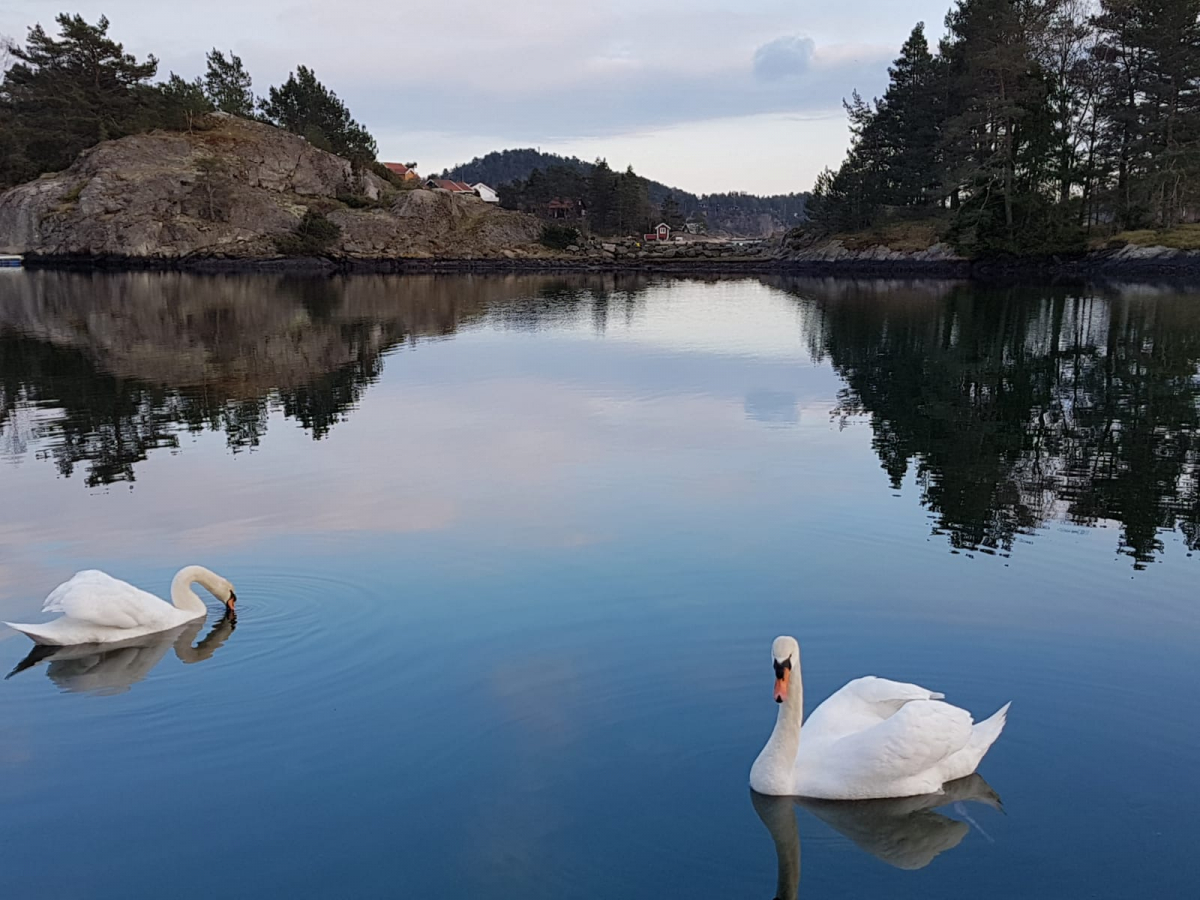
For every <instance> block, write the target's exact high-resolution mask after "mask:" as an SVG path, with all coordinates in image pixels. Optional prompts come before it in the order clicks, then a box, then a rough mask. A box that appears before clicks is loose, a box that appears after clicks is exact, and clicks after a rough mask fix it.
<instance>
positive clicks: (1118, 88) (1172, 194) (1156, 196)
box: [1094, 0, 1200, 227]
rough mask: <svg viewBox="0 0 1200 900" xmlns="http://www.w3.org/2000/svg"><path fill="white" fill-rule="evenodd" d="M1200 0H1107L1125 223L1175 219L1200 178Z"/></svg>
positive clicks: (1110, 112) (1103, 23)
mask: <svg viewBox="0 0 1200 900" xmlns="http://www.w3.org/2000/svg"><path fill="white" fill-rule="evenodd" d="M1198 22H1200V0H1102V2H1101V3H1100V10H1099V12H1098V14H1097V16H1096V18H1095V20H1094V25H1095V27H1096V29H1097V31H1098V32H1099V38H1098V44H1097V48H1096V54H1097V56H1098V58H1099V59H1100V60H1101V63H1102V65H1103V67H1104V98H1103V99H1104V108H1103V112H1104V114H1105V117H1106V120H1107V122H1106V138H1107V140H1106V144H1105V146H1106V149H1107V151H1108V156H1109V159H1110V161H1111V165H1112V167H1113V169H1114V170H1115V179H1116V182H1115V200H1116V206H1117V211H1118V215H1119V217H1120V219H1121V221H1122V223H1123V224H1124V225H1126V226H1127V227H1137V226H1140V225H1146V224H1153V225H1159V226H1163V227H1169V226H1171V225H1173V224H1175V223H1176V222H1178V221H1179V220H1180V219H1181V217H1182V215H1183V213H1184V211H1185V209H1186V208H1187V205H1188V201H1189V197H1192V196H1195V192H1196V189H1197V182H1200V158H1198V157H1200V24H1198Z"/></svg>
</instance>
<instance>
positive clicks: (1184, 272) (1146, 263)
mask: <svg viewBox="0 0 1200 900" xmlns="http://www.w3.org/2000/svg"><path fill="white" fill-rule="evenodd" d="M25 266H26V268H29V269H55V270H76V271H79V270H83V271H187V272H209V273H240V272H295V273H297V274H303V273H313V274H322V273H324V274H332V273H347V274H349V273H360V272H361V273H394V274H436V273H441V274H492V273H495V274H505V273H521V274H535V273H547V274H570V273H595V272H617V273H621V272H630V273H642V274H661V275H679V276H687V275H697V276H707V275H780V274H786V275H812V276H840V277H847V278H895V277H905V278H940V279H945V278H949V279H981V280H982V279H997V278H1003V279H1006V280H1019V279H1024V278H1085V279H1086V278H1129V279H1133V278H1151V277H1152V278H1164V277H1165V278H1177V279H1187V280H1200V254H1198V253H1183V254H1163V255H1159V256H1149V257H1140V256H1139V257H1130V256H1128V255H1122V254H1121V253H1120V252H1119V251H1103V252H1097V253H1090V254H1086V255H1084V256H1080V257H1076V258H1054V259H1032V260H1031V259H1012V260H965V259H945V260H929V259H914V258H908V257H901V258H888V259H879V258H872V257H870V256H865V255H864V256H854V257H850V258H840V259H836V260H811V259H804V260H795V259H786V258H777V257H768V256H764V257H759V258H744V257H743V258H724V259H723V258H694V259H687V258H684V259H660V258H642V259H638V258H624V259H611V258H609V259H597V258H592V257H577V258H570V257H549V256H537V257H514V258H505V257H498V258H474V259H464V258H454V257H445V258H430V257H420V258H417V257H414V258H405V257H398V258H394V259H330V258H315V257H313V258H278V257H264V258H258V259H255V258H245V257H241V258H219V257H191V258H183V259H164V258H161V257H136V256H119V255H103V256H101V255H91V254H88V255H81V254H49V255H47V254H30V255H28V256H27V257H26V258H25Z"/></svg>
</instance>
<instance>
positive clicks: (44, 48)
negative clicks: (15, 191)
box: [0, 14, 158, 180]
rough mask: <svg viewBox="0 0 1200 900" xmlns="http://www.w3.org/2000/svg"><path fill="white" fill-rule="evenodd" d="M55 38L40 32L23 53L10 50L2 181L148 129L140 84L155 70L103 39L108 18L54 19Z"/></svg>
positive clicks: (149, 115)
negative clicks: (9, 149) (7, 148)
mask: <svg viewBox="0 0 1200 900" xmlns="http://www.w3.org/2000/svg"><path fill="white" fill-rule="evenodd" d="M55 21H56V22H57V23H58V27H59V37H58V38H53V37H51V36H50V35H48V34H47V33H46V32H45V31H44V30H43V28H42V26H41V25H35V26H34V27H33V28H31V29H30V30H29V37H28V39H27V41H26V44H25V46H23V47H21V46H13V47H11V48H10V52H11V53H12V55H13V57H14V59H15V60H16V61H15V63H14V64H13V65H12V67H11V68H9V70H8V72H7V73H5V76H4V82H3V85H2V86H0V101H2V103H3V107H4V108H5V111H6V114H7V115H6V117H7V119H8V123H9V127H8V129H6V130H8V131H9V132H10V134H9V136H8V140H9V141H10V142H11V143H12V144H15V145H16V152H15V153H13V154H9V156H8V158H7V159H6V160H5V161H4V163H2V164H0V165H3V166H4V169H5V172H4V175H5V176H6V177H7V178H8V179H9V180H20V179H24V178H31V177H33V176H35V175H37V174H38V173H40V172H46V171H52V170H56V169H63V168H66V167H67V166H69V165H70V164H71V162H72V161H73V160H74V159H75V157H76V156H77V155H78V154H79V152H80V151H81V150H84V149H86V148H88V147H90V146H92V145H93V144H96V143H98V142H100V141H104V140H108V139H110V138H116V137H123V136H125V135H127V134H132V133H134V132H137V131H140V130H142V129H143V128H145V127H147V126H148V125H152V124H153V117H154V112H155V107H156V100H155V96H154V93H153V91H152V90H151V89H150V88H149V86H148V85H147V82H148V81H149V80H150V79H151V78H152V77H154V73H155V72H156V71H157V70H158V61H157V60H156V59H155V58H154V57H153V56H151V57H149V58H148V59H147V60H146V61H145V62H138V60H137V59H135V58H134V57H133V56H132V55H131V54H128V53H126V52H125V49H124V47H122V45H121V44H119V43H117V42H116V41H114V40H112V39H111V38H110V37H109V36H108V24H109V23H108V19H106V18H104V17H103V16H101V18H100V20H99V21H98V22H97V23H96V24H95V25H92V24H89V23H88V22H86V21H85V20H84V19H83V17H82V16H77V15H76V16H70V15H66V14H63V15H60V16H58V17H57V18H56V20H55Z"/></svg>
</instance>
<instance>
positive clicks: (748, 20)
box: [0, 0, 951, 193]
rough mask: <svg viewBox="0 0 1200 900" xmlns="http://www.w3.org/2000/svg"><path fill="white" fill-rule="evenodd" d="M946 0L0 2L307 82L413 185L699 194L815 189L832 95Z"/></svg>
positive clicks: (5, 15)
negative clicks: (621, 184) (473, 177)
mask: <svg viewBox="0 0 1200 900" xmlns="http://www.w3.org/2000/svg"><path fill="white" fill-rule="evenodd" d="M950 2H951V0H903V2H900V0H849V2H844V3H840V4H839V3H831V2H829V0H689V2H688V3H674V2H672V3H667V2H663V3H659V4H655V3H653V2H646V0H642V2H634V0H608V2H605V3H596V2H587V0H521V2H511V0H510V2H496V0H492V2H484V0H441V2H438V3H426V2H423V0H414V2H410V3H382V2H378V0H342V2H340V3H332V4H331V3H328V2H323V3H321V2H306V0H260V2H256V3H248V2H245V0H237V2H234V0H208V2H206V3H203V4H176V3H160V4H153V5H152V4H147V3H145V2H144V0H104V2H91V0H86V2H84V0H77V2H74V3H64V2H63V0H53V2H46V0H0V35H7V36H9V37H11V38H15V39H16V40H18V41H20V40H23V39H24V37H25V35H26V33H27V30H28V28H29V27H30V26H31V25H33V24H35V23H38V22H40V23H42V24H43V26H45V27H46V28H47V30H51V29H52V27H53V19H54V16H55V15H56V14H57V13H59V12H61V11H63V10H64V9H68V10H70V11H71V12H78V13H80V14H82V15H83V16H84V17H85V18H87V19H88V20H89V21H95V20H96V19H98V18H99V16H100V15H101V13H103V14H105V15H107V16H108V18H109V20H110V21H111V23H112V25H111V29H110V35H111V36H112V37H114V38H115V39H117V40H119V41H121V42H123V43H124V44H125V49H126V50H127V51H129V52H131V53H133V54H134V55H136V56H138V57H139V58H141V57H144V56H145V55H147V54H150V53H153V54H154V55H155V56H156V57H158V59H159V61H160V74H161V75H162V76H163V77H165V76H166V75H167V73H168V72H171V71H174V72H177V73H178V74H180V75H183V76H185V77H187V78H192V77H194V76H196V75H198V74H200V73H201V72H202V71H203V69H204V54H205V52H206V51H207V50H209V49H210V48H211V47H214V46H215V47H219V48H221V49H223V50H232V51H233V52H235V53H237V54H238V55H239V56H241V57H242V60H243V62H244V63H245V65H246V67H247V69H248V70H249V71H250V73H251V75H252V76H253V77H254V80H255V81H254V87H255V90H256V91H257V92H259V93H263V94H265V93H266V90H267V88H268V86H269V85H271V84H279V83H280V82H282V81H283V80H285V79H286V78H287V75H288V72H289V71H291V70H292V69H293V68H294V67H295V66H296V65H297V64H304V65H307V66H309V67H311V68H312V69H314V70H315V72H316V73H317V77H318V78H320V79H321V81H323V82H324V83H325V84H326V85H327V86H328V87H330V88H331V89H332V90H334V91H335V92H336V93H337V94H338V96H340V97H341V98H342V99H343V100H344V101H346V103H347V105H348V106H349V107H350V110H351V112H352V113H353V114H354V116H355V118H356V119H358V121H359V122H361V123H362V124H364V125H365V126H366V127H367V128H368V130H369V131H370V132H371V133H372V134H373V135H374V136H375V138H376V140H377V141H378V144H379V151H380V158H381V159H383V160H388V161H393V160H394V161H399V162H408V161H412V160H415V161H417V162H418V163H419V166H420V171H421V172H422V173H426V174H429V173H434V172H437V171H440V170H441V169H442V168H443V167H446V166H451V165H454V164H455V163H459V162H466V161H468V160H470V159H471V158H472V157H474V156H478V155H482V154H484V153H487V152H488V151H491V150H500V149H505V148H514V147H539V148H541V149H542V150H545V151H549V152H555V153H563V154H567V155H577V156H580V157H581V158H584V159H594V158H596V157H601V156H602V157H605V158H606V159H608V161H609V163H610V164H611V165H613V167H614V168H624V167H625V166H627V165H633V166H634V168H635V169H636V170H637V171H638V172H639V173H640V174H642V175H646V176H648V177H651V178H655V179H657V180H660V181H665V182H667V183H669V184H672V185H674V186H677V187H681V188H683V189H685V190H690V191H693V192H696V193H709V192H716V191H731V190H741V191H750V192H753V193H787V192H791V191H804V190H808V189H809V188H810V187H811V186H812V183H813V180H814V178H815V177H816V175H817V173H818V172H820V171H821V169H823V168H824V167H826V166H836V165H837V164H838V162H839V161H840V159H841V157H842V154H843V153H844V151H845V148H846V144H847V142H848V140H849V134H848V131H847V128H846V121H845V116H844V113H843V111H842V108H841V101H842V98H843V97H847V96H849V94H850V92H851V91H852V90H854V89H856V88H857V89H858V90H859V91H860V92H861V93H863V94H864V96H868V97H869V96H875V95H878V94H879V93H880V92H881V91H882V89H883V87H884V86H885V85H886V83H887V66H888V63H889V62H890V61H891V59H892V58H894V57H895V56H896V54H897V53H898V51H899V48H900V46H901V44H902V43H903V42H904V39H905V38H906V37H907V36H908V34H909V32H910V31H911V30H912V27H913V25H914V24H916V22H918V21H925V22H926V23H927V26H928V31H929V33H930V37H931V38H934V39H936V37H937V36H939V35H940V34H941V32H942V20H943V19H944V17H945V13H946V10H947V8H948V7H949V6H950Z"/></svg>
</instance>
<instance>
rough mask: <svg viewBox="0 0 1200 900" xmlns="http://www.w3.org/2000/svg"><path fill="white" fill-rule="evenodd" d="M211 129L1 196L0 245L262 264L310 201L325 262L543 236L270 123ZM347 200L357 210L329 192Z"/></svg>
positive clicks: (2, 248)
mask: <svg viewBox="0 0 1200 900" xmlns="http://www.w3.org/2000/svg"><path fill="white" fill-rule="evenodd" d="M207 124H208V125H209V126H210V127H206V128H205V129H203V130H198V131H195V132H192V133H182V132H152V133H150V134H140V135H133V136H131V137H127V138H122V139H120V140H116V141H106V142H105V143H102V144H99V145H97V146H95V147H92V148H91V149H89V150H87V151H85V152H84V153H82V154H81V155H80V156H79V158H78V159H77V160H76V161H75V163H74V164H73V165H72V166H71V167H70V168H68V169H66V170H64V171H62V172H56V173H53V174H49V175H44V176H42V177H41V178H39V179H37V180H36V181H33V182H30V183H28V184H24V185H20V186H18V187H15V188H13V189H11V190H9V191H7V192H6V193H4V194H0V252H3V253H22V254H38V255H43V256H84V257H136V258H144V259H157V260H163V261H180V260H189V259H190V260H195V259H206V258H227V259H263V258H272V257H274V256H276V255H277V253H276V249H275V238H277V237H279V236H281V235H284V234H287V233H288V232H290V231H292V230H293V229H294V228H295V227H296V225H297V224H298V223H299V221H300V220H301V218H302V217H303V215H304V213H305V212H306V211H308V210H310V209H311V210H313V211H316V212H320V213H322V214H324V215H325V216H327V217H328V218H329V219H330V220H331V221H333V222H336V223H337V224H338V225H339V226H340V227H341V230H342V234H341V237H340V239H339V240H338V241H337V242H336V243H335V244H334V245H333V246H331V247H330V248H329V251H328V252H329V255H331V256H333V257H335V258H338V257H340V258H348V259H396V258H402V257H418V258H420V257H430V256H445V257H449V258H466V259H471V258H489V257H496V256H499V255H500V252H501V251H502V250H504V249H507V248H512V247H514V246H522V245H526V244H531V243H533V242H536V241H537V239H538V237H539V235H540V233H541V225H540V223H539V222H538V221H537V220H536V219H534V218H533V217H530V216H524V215H521V214H518V213H513V212H509V211H507V210H501V209H497V208H496V207H495V206H494V205H493V204H487V203H484V202H482V201H481V200H479V199H477V198H475V197H460V196H452V195H450V194H447V193H444V192H440V191H438V192H435V191H426V190H419V189H418V190H398V189H397V188H395V187H394V186H392V185H391V184H390V183H388V182H387V181H385V180H384V179H382V178H379V177H378V176H376V175H375V174H373V173H371V172H355V171H354V169H353V167H352V166H351V164H350V162H349V161H348V160H345V159H342V158H341V157H339V156H335V155H334V154H332V153H327V152H325V151H323V150H320V149H318V148H316V147H314V146H313V145H311V144H309V143H308V142H307V141H306V140H304V139H303V138H301V137H298V136H297V135H294V134H291V133H289V132H286V131H283V130H281V129H278V128H275V127H273V126H270V125H265V124H262V123H260V122H252V121H248V120H245V119H239V118H236V117H233V116H227V115H223V114H216V115H214V116H212V117H210V120H209V122H208V123H207ZM348 196H352V197H353V199H354V201H355V203H354V206H356V207H359V208H352V207H351V206H350V205H347V204H346V203H344V202H342V201H341V200H339V199H338V198H339V197H341V198H347V197H348ZM364 206H365V207H368V208H361V207H364ZM369 207H374V208H369Z"/></svg>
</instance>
